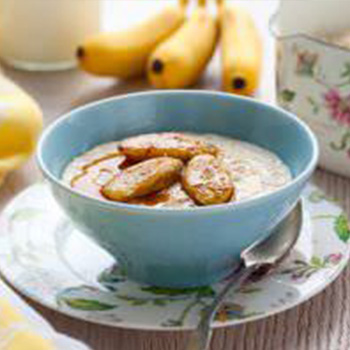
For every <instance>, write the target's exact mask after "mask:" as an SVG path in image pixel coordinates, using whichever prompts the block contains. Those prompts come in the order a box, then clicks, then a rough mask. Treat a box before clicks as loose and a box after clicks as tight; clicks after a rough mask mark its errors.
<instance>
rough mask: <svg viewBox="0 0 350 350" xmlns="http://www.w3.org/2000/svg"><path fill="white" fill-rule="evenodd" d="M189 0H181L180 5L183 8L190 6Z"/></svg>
mask: <svg viewBox="0 0 350 350" xmlns="http://www.w3.org/2000/svg"><path fill="white" fill-rule="evenodd" d="M188 2H189V0H179V5H180V6H181V7H183V8H186V7H187V6H188Z"/></svg>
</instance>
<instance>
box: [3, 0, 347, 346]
mask: <svg viewBox="0 0 350 350" xmlns="http://www.w3.org/2000/svg"><path fill="white" fill-rule="evenodd" d="M115 3H119V1H115ZM130 3H131V2H130ZM132 3H134V4H135V3H137V1H136V0H135V1H133V2H132ZM246 3H247V4H248V6H250V7H251V9H252V11H255V13H257V14H259V16H262V17H263V18H260V17H259V21H262V23H263V24H264V23H265V25H266V22H267V17H266V16H267V14H268V13H271V12H272V11H273V9H271V10H269V12H266V11H265V12H264V9H265V8H266V7H268V6H272V5H273V3H274V1H271V0H266V1H261V2H260V3H259V2H257V1H253V0H251V1H248V2H246ZM259 6H260V7H259ZM264 16H265V17H264ZM265 35H266V40H265V52H266V60H267V61H268V63H269V68H268V69H267V70H266V72H265V73H266V74H267V76H266V79H264V83H263V86H262V93H261V96H262V98H263V99H264V100H270V101H271V100H272V99H273V91H274V89H273V85H274V82H273V80H274V78H273V76H272V72H273V57H274V53H273V51H272V50H273V45H272V43H271V38H269V37H268V36H267V33H266V31H265ZM216 60H217V58H216V59H214V61H213V63H212V64H211V66H210V69H209V71H208V73H207V75H206V77H205V78H204V79H203V81H202V82H201V83H200V85H199V87H202V86H205V87H209V88H217V79H218V77H217V74H218V66H217V61H216ZM6 73H7V74H8V75H9V76H11V77H12V78H13V79H14V80H16V81H17V82H18V83H20V84H21V85H22V86H23V87H24V88H26V89H27V90H28V92H29V93H31V94H32V95H33V96H34V97H35V98H36V99H37V100H38V101H39V103H40V104H41V105H42V108H43V110H44V114H45V124H46V125H48V124H49V123H50V122H51V121H52V120H54V119H56V118H57V117H58V116H59V115H60V114H62V113H64V112H66V111H68V110H69V109H71V108H72V107H74V106H78V105H81V104H84V103H87V102H89V101H94V100H97V99H100V98H103V97H108V96H114V95H119V94H121V93H126V92H130V91H140V90H144V89H146V88H148V87H147V85H146V84H145V83H144V82H143V81H137V82H135V81H134V82H127V83H121V82H117V81H114V80H110V79H106V80H102V79H97V78H93V77H89V76H87V75H85V74H83V73H81V72H78V71H75V70H72V71H67V72H63V73H50V74H44V73H43V74H34V73H25V72H19V71H15V70H12V69H9V68H7V69H6ZM38 178H40V174H39V171H38V169H37V167H36V165H35V162H34V160H33V159H32V160H31V161H30V162H28V163H27V164H26V165H25V166H24V167H23V168H22V169H20V170H18V171H16V172H14V173H12V174H10V175H9V176H8V177H7V179H6V180H5V183H4V185H3V186H2V187H1V188H0V208H2V207H3V206H4V205H5V204H6V203H7V202H8V201H9V200H10V199H11V198H12V197H13V196H14V195H16V194H17V193H18V192H19V191H21V190H22V189H23V188H25V187H26V186H28V185H30V184H31V183H33V182H35V181H36V180H37V179H38ZM314 181H315V183H316V184H317V185H319V186H320V187H321V188H322V189H323V190H325V191H326V192H327V193H328V194H330V195H331V196H334V197H336V198H337V199H338V200H340V201H341V203H342V205H343V206H344V208H345V210H346V212H347V213H348V214H349V213H350V181H349V179H345V178H342V177H339V176H337V175H333V174H330V173H327V172H325V171H323V170H318V171H317V172H316V174H315V176H314ZM30 303H31V304H32V305H33V306H34V307H35V308H36V309H38V310H39V311H40V312H41V313H42V314H43V315H44V316H45V317H46V318H47V319H48V320H49V321H50V322H51V323H52V324H53V325H54V326H55V327H56V328H57V330H59V331H61V332H64V333H67V334H69V335H71V336H73V337H76V338H78V339H81V340H83V341H84V342H86V343H88V344H89V345H90V346H91V347H92V348H93V349H94V350H182V349H183V345H184V341H185V338H186V336H187V335H186V333H171V332H164V333H157V332H141V331H126V330H118V329H114V328H109V327H103V326H97V325H93V324H89V323H86V322H82V321H78V320H74V319H71V318H68V317H66V316H63V315H61V314H58V313H56V312H53V311H50V310H48V309H46V308H44V307H42V306H39V305H37V304H35V303H33V302H30ZM212 349H215V350H316V349H317V350H348V349H350V269H349V268H347V269H346V270H345V271H344V272H343V273H342V274H341V276H340V277H339V278H338V279H337V280H336V281H335V282H334V283H333V284H332V285H331V286H329V287H328V288H327V289H326V290H325V291H324V292H322V293H320V294H319V295H318V296H316V297H314V298H312V299H311V300H309V301H307V302H305V303H304V304H302V305H300V306H298V307H296V308H294V309H292V310H289V311H287V312H284V313H281V314H278V315H276V316H272V317H269V318H266V319H263V320H260V321H256V322H252V323H249V324H245V325H242V326H237V327H234V328H229V329H222V330H218V331H216V332H215V334H214V339H213V345H212ZM62 350H64V349H62Z"/></svg>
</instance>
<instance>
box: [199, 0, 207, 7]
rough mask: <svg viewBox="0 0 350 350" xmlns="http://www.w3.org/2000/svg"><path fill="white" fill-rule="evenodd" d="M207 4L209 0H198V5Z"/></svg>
mask: <svg viewBox="0 0 350 350" xmlns="http://www.w3.org/2000/svg"><path fill="white" fill-rule="evenodd" d="M206 4H207V0H198V6H199V7H204V6H205V5H206Z"/></svg>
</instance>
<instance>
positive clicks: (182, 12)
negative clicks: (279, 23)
mask: <svg viewBox="0 0 350 350" xmlns="http://www.w3.org/2000/svg"><path fill="white" fill-rule="evenodd" d="M206 2H207V1H206V0H198V7H197V8H196V9H195V10H194V12H193V13H192V14H191V16H190V17H188V18H186V7H187V3H188V0H179V5H178V6H171V7H167V8H166V9H164V10H163V11H162V12H161V13H159V14H157V15H156V16H155V17H153V18H151V19H149V20H148V21H146V22H144V23H142V24H140V25H139V26H137V27H135V28H133V29H130V30H126V31H124V32H119V33H102V34H98V35H96V36H94V37H92V38H89V39H88V40H87V41H86V42H85V43H83V44H82V45H81V46H80V47H79V48H78V51H77V57H78V60H79V62H80V66H81V68H82V69H84V70H85V71H87V72H89V73H92V74H96V75H100V76H115V77H118V78H122V79H126V78H135V77H138V76H141V75H143V74H147V77H148V80H149V82H150V83H151V84H152V85H153V86H154V87H156V88H184V87H188V86H191V85H193V84H195V83H196V82H197V81H198V79H199V77H200V76H201V74H202V73H203V71H204V70H205V67H206V66H207V64H208V62H209V61H210V59H211V57H212V55H213V53H214V51H215V47H216V45H217V43H218V39H219V37H220V36H221V57H222V77H221V79H222V86H223V89H224V90H225V91H230V92H235V93H239V94H244V95H252V94H253V93H254V92H255V90H256V89H257V86H258V84H259V78H260V72H261V61H262V45H261V41H260V37H259V34H258V32H257V29H256V27H255V24H254V21H253V19H252V18H251V16H250V15H249V13H247V12H246V11H244V10H243V9H241V8H239V7H237V6H227V5H226V4H224V2H223V1H222V0H217V5H218V16H217V18H215V17H213V16H212V15H210V14H209V12H208V11H207V10H206ZM219 33H220V35H219Z"/></svg>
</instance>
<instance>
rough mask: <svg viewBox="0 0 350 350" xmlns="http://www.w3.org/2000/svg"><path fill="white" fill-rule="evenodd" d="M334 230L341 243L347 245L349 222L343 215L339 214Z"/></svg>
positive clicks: (349, 231) (349, 233)
mask: <svg viewBox="0 0 350 350" xmlns="http://www.w3.org/2000/svg"><path fill="white" fill-rule="evenodd" d="M334 229H335V232H336V233H337V235H338V237H339V239H340V240H341V241H343V242H344V243H347V242H348V241H349V238H350V228H349V222H348V219H347V218H346V216H345V215H344V214H341V215H339V216H338V217H337V218H336V220H335V223H334Z"/></svg>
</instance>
